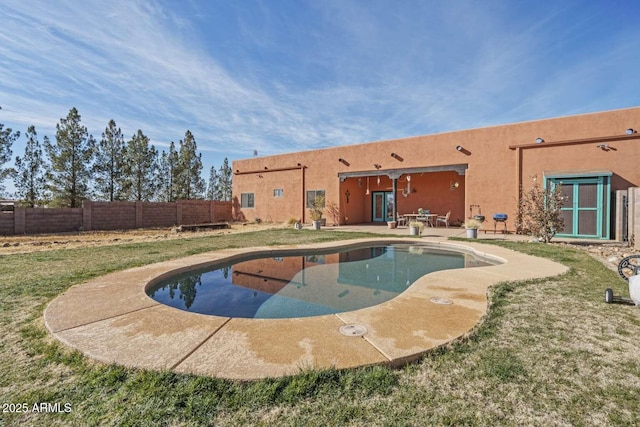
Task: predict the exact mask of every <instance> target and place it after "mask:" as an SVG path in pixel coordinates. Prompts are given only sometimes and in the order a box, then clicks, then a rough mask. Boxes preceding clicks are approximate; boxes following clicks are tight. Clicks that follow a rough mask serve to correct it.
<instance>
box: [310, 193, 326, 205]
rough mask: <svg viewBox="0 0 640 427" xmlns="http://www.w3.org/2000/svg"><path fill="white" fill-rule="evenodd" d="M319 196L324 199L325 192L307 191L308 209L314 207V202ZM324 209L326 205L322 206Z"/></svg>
mask: <svg viewBox="0 0 640 427" xmlns="http://www.w3.org/2000/svg"><path fill="white" fill-rule="evenodd" d="M318 196H321V197H322V198H323V199H324V190H309V191H307V208H311V207H313V202H314V200H316V197H318ZM322 207H323V208H324V203H323V204H322Z"/></svg>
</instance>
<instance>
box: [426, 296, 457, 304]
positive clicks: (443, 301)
mask: <svg viewBox="0 0 640 427" xmlns="http://www.w3.org/2000/svg"><path fill="white" fill-rule="evenodd" d="M430 301H431V302H432V303H434V304H445V305H448V304H453V301H451V300H450V299H449V298H442V297H433V298H431V300H430Z"/></svg>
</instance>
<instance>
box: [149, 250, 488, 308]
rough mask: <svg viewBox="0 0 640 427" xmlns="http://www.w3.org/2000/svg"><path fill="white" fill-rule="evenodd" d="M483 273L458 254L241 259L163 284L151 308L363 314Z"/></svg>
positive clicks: (153, 293) (336, 253)
mask: <svg viewBox="0 0 640 427" xmlns="http://www.w3.org/2000/svg"><path fill="white" fill-rule="evenodd" d="M483 265H489V264H487V263H485V262H483V261H480V260H478V259H477V258H475V257H473V256H471V255H468V254H462V253H458V252H452V251H443V250H437V249H432V248H427V247H425V246H420V245H416V244H393V245H385V246H370V247H361V248H357V249H343V250H338V249H333V250H332V251H331V252H318V251H314V252H310V251H307V252H305V251H301V252H300V255H296V256H282V257H268V258H266V257H262V258H256V257H248V258H247V259H246V260H243V261H235V262H234V263H233V264H231V263H228V264H218V265H216V266H215V267H211V268H208V269H201V270H193V271H190V272H188V273H182V274H177V275H175V276H172V277H169V278H165V279H164V280H162V281H160V282H158V283H156V284H155V285H154V286H153V287H152V288H150V289H149V290H147V294H148V295H149V296H150V297H151V298H153V299H154V300H156V301H158V302H160V303H163V304H166V305H169V306H172V307H175V308H178V309H181V310H186V311H190V312H194V313H201V314H210V315H216V316H223V317H244V318H270V319H273V318H290V317H307V316H318V315H323V314H332V313H340V312H345V311H352V310H357V309H360V308H364V307H370V306H373V305H377V304H380V303H383V302H385V301H388V300H390V299H392V298H394V297H396V296H398V295H400V294H401V293H402V292H403V291H404V290H405V289H407V288H408V287H409V286H410V285H411V284H412V283H413V282H414V281H415V280H416V279H418V278H420V277H421V276H424V275H425V274H428V273H432V272H434V271H438V270H446V269H454V268H465V267H469V266H473V267H476V266H483Z"/></svg>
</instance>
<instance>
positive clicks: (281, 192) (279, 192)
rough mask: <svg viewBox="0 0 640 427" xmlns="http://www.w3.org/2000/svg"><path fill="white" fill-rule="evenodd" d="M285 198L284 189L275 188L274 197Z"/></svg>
mask: <svg viewBox="0 0 640 427" xmlns="http://www.w3.org/2000/svg"><path fill="white" fill-rule="evenodd" d="M282 196H284V189H282V188H274V190H273V197H282Z"/></svg>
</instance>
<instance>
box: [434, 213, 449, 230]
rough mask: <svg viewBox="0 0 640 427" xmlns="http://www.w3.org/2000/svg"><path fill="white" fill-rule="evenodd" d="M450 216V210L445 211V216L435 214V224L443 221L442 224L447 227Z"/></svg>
mask: <svg viewBox="0 0 640 427" xmlns="http://www.w3.org/2000/svg"><path fill="white" fill-rule="evenodd" d="M450 216H451V211H449V212H447V214H446V215H445V216H437V217H436V226H437V225H438V224H439V223H441V222H444V225H445V226H446V227H447V228H449V217H450Z"/></svg>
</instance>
